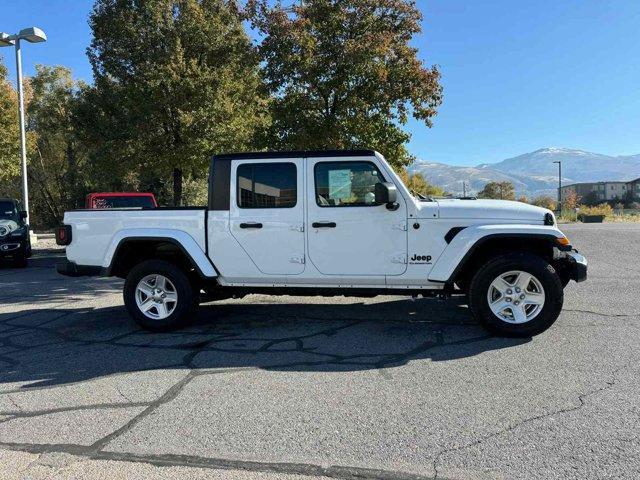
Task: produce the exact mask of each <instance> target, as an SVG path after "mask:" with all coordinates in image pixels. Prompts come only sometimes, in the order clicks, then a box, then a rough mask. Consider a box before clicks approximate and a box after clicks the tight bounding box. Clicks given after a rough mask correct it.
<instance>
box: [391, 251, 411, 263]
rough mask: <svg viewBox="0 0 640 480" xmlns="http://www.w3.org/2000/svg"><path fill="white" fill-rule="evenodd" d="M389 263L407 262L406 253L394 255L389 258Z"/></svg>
mask: <svg viewBox="0 0 640 480" xmlns="http://www.w3.org/2000/svg"><path fill="white" fill-rule="evenodd" d="M391 263H407V255H406V254H405V253H403V254H401V255H395V256H394V257H392V258H391Z"/></svg>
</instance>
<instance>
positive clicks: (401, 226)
mask: <svg viewBox="0 0 640 480" xmlns="http://www.w3.org/2000/svg"><path fill="white" fill-rule="evenodd" d="M393 228H395V229H396V230H402V231H405V232H406V231H407V222H404V221H403V222H400V223H396V224H395V225H394V226H393Z"/></svg>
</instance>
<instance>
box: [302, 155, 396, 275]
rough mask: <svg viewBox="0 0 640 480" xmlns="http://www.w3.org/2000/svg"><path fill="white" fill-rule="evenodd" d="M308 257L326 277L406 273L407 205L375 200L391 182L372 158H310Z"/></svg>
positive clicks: (308, 174) (308, 169)
mask: <svg viewBox="0 0 640 480" xmlns="http://www.w3.org/2000/svg"><path fill="white" fill-rule="evenodd" d="M307 162H308V163H307V172H308V173H307V191H308V195H307V198H308V218H307V227H308V233H307V238H308V244H309V247H308V248H309V260H310V261H311V262H313V264H314V265H315V267H316V268H317V269H318V270H319V271H320V272H321V273H323V274H325V275H343V276H353V275H363V276H367V275H368V276H380V275H401V274H402V273H404V272H405V270H406V268H407V265H406V261H407V231H406V218H407V206H406V203H405V201H404V199H403V198H402V197H401V196H400V195H398V203H397V205H396V207H397V208H396V209H395V210H394V209H393V208H391V209H389V208H387V205H377V204H376V203H375V193H374V192H375V184H376V183H378V182H386V181H390V179H386V178H385V177H384V175H383V173H382V172H381V171H380V169H379V168H378V166H376V164H375V163H373V162H372V161H370V160H356V159H354V160H346V159H345V160H342V159H340V160H335V159H322V158H317V159H308V161H307Z"/></svg>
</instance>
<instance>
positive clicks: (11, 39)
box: [0, 27, 47, 225]
mask: <svg viewBox="0 0 640 480" xmlns="http://www.w3.org/2000/svg"><path fill="white" fill-rule="evenodd" d="M20 40H26V41H27V42H30V43H39V42H46V41H47V36H46V35H45V33H44V32H43V31H42V30H40V29H39V28H37V27H31V28H23V29H22V30H20V32H18V33H16V34H15V35H9V34H8V33H4V32H0V47H9V46H14V47H15V48H16V70H17V83H18V114H19V118H20V160H21V163H22V203H23V204H22V208H24V209H25V210H26V212H27V218H26V219H25V222H26V223H27V225H29V186H28V182H27V138H26V133H25V127H24V92H23V88H22V52H21V50H20Z"/></svg>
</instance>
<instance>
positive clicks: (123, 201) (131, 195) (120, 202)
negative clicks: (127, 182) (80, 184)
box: [85, 192, 158, 209]
mask: <svg viewBox="0 0 640 480" xmlns="http://www.w3.org/2000/svg"><path fill="white" fill-rule="evenodd" d="M157 206H158V203H157V202H156V197H155V196H154V195H153V193H145V192H101V193H90V194H89V195H87V198H86V200H85V208H90V209H94V208H96V209H102V208H136V207H143V208H156V207H157Z"/></svg>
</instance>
